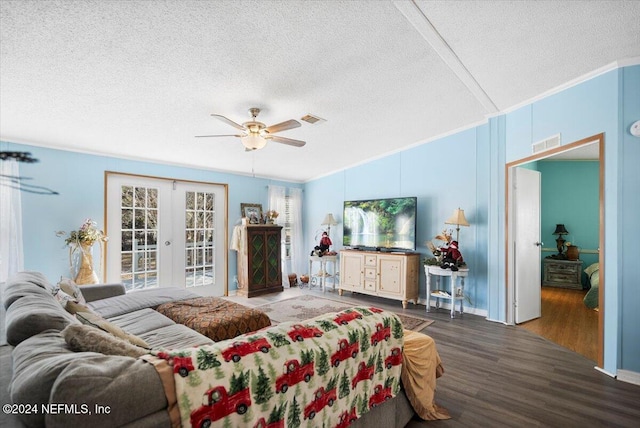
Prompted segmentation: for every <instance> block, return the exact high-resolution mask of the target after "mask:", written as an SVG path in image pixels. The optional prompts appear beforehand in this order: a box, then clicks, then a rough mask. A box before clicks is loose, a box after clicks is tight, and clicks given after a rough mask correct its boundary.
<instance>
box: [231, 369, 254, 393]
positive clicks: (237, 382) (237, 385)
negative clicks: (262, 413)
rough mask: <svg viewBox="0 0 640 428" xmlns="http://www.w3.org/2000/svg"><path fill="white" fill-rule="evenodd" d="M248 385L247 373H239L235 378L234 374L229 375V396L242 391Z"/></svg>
mask: <svg viewBox="0 0 640 428" xmlns="http://www.w3.org/2000/svg"><path fill="white" fill-rule="evenodd" d="M248 385H249V371H246V372H240V374H238V375H237V376H236V374H235V373H234V374H233V375H231V381H230V382H229V392H228V393H229V395H233V394H235V393H237V392H238V391H242V390H243V389H245V388H246V387H247V386H248Z"/></svg>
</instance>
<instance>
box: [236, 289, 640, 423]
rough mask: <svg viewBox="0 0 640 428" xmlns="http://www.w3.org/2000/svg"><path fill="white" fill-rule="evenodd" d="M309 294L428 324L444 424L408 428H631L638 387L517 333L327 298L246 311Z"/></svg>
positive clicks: (415, 310) (468, 318) (357, 298)
mask: <svg viewBox="0 0 640 428" xmlns="http://www.w3.org/2000/svg"><path fill="white" fill-rule="evenodd" d="M299 293H313V294H318V295H322V294H324V295H325V297H327V298H331V299H339V300H344V301H348V302H354V303H357V302H360V303H361V302H367V303H368V304H373V305H376V306H378V307H381V308H383V309H388V310H392V311H395V312H398V313H406V314H409V315H414V316H422V317H424V318H430V319H434V320H435V322H434V323H433V324H431V325H430V326H429V327H427V328H426V329H424V330H422V332H423V333H425V334H428V335H429V336H431V337H432V338H433V339H434V340H435V341H436V344H437V347H438V352H439V353H440V356H441V358H442V360H443V364H444V367H445V373H444V375H443V376H442V377H441V378H439V379H438V390H437V393H436V401H437V403H438V404H439V405H441V406H443V407H445V408H446V409H448V410H449V413H450V414H451V419H450V420H444V421H429V422H427V421H421V420H419V419H414V420H413V421H411V422H410V423H409V424H408V425H407V427H408V428H427V427H429V428H438V427H511V426H512V427H637V426H638V423H639V421H640V386H637V385H632V384H629V383H625V382H620V381H617V380H615V379H613V378H611V377H609V376H607V375H605V374H603V373H601V372H599V371H597V370H595V369H594V362H593V361H591V360H590V359H588V358H586V357H584V356H582V355H579V354H578V353H576V352H573V351H571V350H569V349H566V348H564V347H562V346H560V345H557V344H556V343H553V342H551V341H550V340H547V339H544V338H542V337H540V336H538V335H537V334H534V333H532V332H530V331H527V330H526V329H524V328H520V327H515V326H507V325H503V324H499V323H494V322H489V321H486V320H485V319H484V318H482V317H478V316H474V315H470V314H465V315H464V316H463V317H462V318H455V319H453V320H452V319H451V318H449V312H448V311H446V310H444V309H440V310H439V311H435V310H434V311H432V312H429V313H428V314H427V313H426V312H425V307H424V306H423V305H413V304H409V307H408V308H407V309H402V305H401V304H400V302H396V301H393V300H387V299H381V298H376V297H372V296H364V295H357V294H354V295H351V294H350V293H346V294H345V296H342V297H339V296H338V293H337V292H335V291H326V292H325V293H322V292H321V291H319V290H308V289H304V290H300V289H298V288H292V289H288V290H285V291H284V292H283V293H275V294H272V295H266V296H261V297H254V298H251V299H246V298H240V297H237V296H234V297H230V298H229V299H230V300H234V301H237V302H239V303H242V304H245V305H248V306H257V305H261V304H264V303H268V302H270V301H273V300H279V299H285V298H290V297H295V296H296V295H299Z"/></svg>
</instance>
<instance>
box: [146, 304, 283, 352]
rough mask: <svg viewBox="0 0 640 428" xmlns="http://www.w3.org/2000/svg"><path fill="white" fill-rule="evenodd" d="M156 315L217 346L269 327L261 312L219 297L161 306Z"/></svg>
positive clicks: (269, 323)
mask: <svg viewBox="0 0 640 428" xmlns="http://www.w3.org/2000/svg"><path fill="white" fill-rule="evenodd" d="M156 311H158V312H160V313H161V314H162V315H164V316H166V317H168V318H170V319H172V320H173V321H174V322H176V323H178V324H183V325H185V326H187V327H189V328H190V329H193V330H195V331H197V332H198V333H201V334H204V335H205V336H207V337H208V338H210V339H211V340H213V341H215V342H218V341H221V340H225V339H231V338H233V337H236V336H239V335H241V334H244V333H249V332H252V331H256V330H260V329H261V328H263V327H268V326H270V325H271V320H270V319H269V317H268V316H267V314H265V313H264V312H262V311H260V310H258V309H253V308H248V307H246V306H242V305H239V304H237V303H233V302H229V301H227V300H224V299H220V298H219V297H198V298H195V299H187V300H179V301H176V302H170V303H164V304H162V305H160V306H158V307H157V308H156Z"/></svg>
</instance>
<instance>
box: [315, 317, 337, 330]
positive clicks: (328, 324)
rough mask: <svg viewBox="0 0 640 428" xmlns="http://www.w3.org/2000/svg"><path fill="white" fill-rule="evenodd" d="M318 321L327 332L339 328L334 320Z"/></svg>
mask: <svg viewBox="0 0 640 428" xmlns="http://www.w3.org/2000/svg"><path fill="white" fill-rule="evenodd" d="M316 322H317V323H318V325H319V326H320V328H321V329H323V330H324V331H325V332H327V331H331V330H333V329H336V328H338V326H337V325H336V323H335V322H333V321H329V320H318V321H316Z"/></svg>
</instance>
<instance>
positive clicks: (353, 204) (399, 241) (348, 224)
mask: <svg viewBox="0 0 640 428" xmlns="http://www.w3.org/2000/svg"><path fill="white" fill-rule="evenodd" d="M416 205H417V198H416V197H408V198H389V199H369V200H362V201H345V203H344V215H343V225H344V229H343V239H342V244H343V245H344V246H345V247H352V248H357V247H364V248H384V249H397V250H415V249H416Z"/></svg>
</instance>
